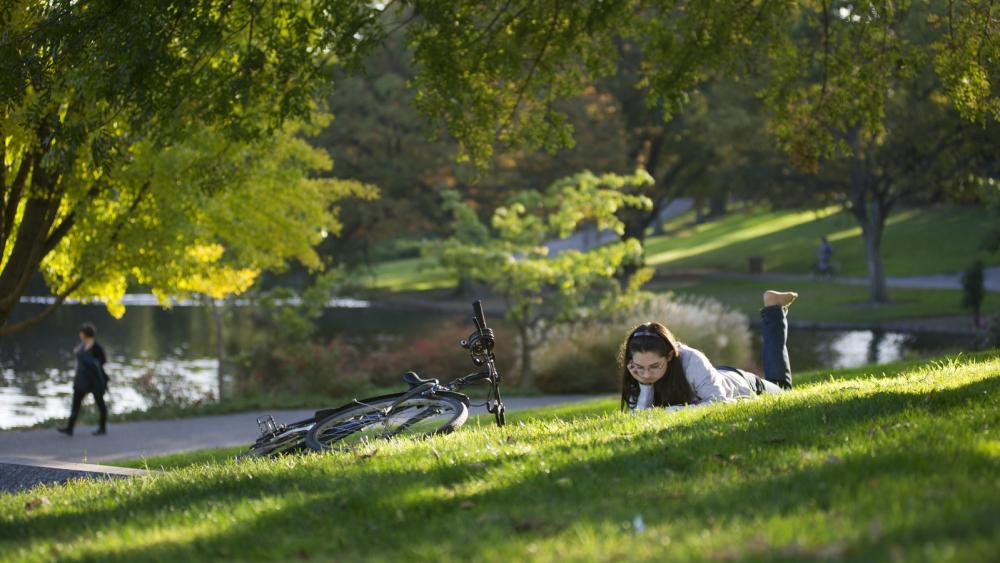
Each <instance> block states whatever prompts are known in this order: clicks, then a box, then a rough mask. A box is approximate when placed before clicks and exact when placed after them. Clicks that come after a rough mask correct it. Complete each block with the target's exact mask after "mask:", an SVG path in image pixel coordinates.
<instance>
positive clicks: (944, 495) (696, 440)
mask: <svg viewBox="0 0 1000 563" xmlns="http://www.w3.org/2000/svg"><path fill="white" fill-rule="evenodd" d="M877 369H878V370H879V371H886V372H887V373H886V374H885V375H882V376H878V377H875V376H869V375H868V374H866V373H865V372H864V370H852V371H850V372H845V373H843V374H839V373H838V374H835V375H836V376H837V377H836V378H834V379H824V376H823V375H821V374H814V375H813V380H814V382H813V383H812V384H806V385H802V386H800V387H799V388H798V389H797V390H796V391H794V392H792V393H789V394H786V395H783V396H779V397H765V398H763V399H762V400H758V401H751V402H745V403H741V404H736V405H716V406H712V407H708V408H699V409H690V410H687V411H683V412H680V413H666V412H663V411H647V412H645V413H641V414H639V415H638V416H631V415H621V414H618V413H617V412H615V405H614V403H613V402H611V401H607V400H598V401H594V402H590V403H585V404H581V405H573V406H568V407H562V408H557V409H548V410H546V411H544V412H541V413H534V414H531V413H529V414H526V415H520V416H517V417H512V418H514V420H515V421H516V422H515V423H513V424H512V425H510V426H509V427H508V428H505V429H503V430H500V429H496V428H494V427H491V426H488V425H485V424H482V425H477V424H476V423H471V424H470V425H468V426H467V427H466V428H464V429H463V430H462V431H460V432H458V433H455V434H452V435H449V436H443V437H438V438H435V439H430V440H422V441H419V440H418V441H397V442H392V443H376V444H372V445H370V446H368V447H367V448H365V449H363V450H360V451H357V452H351V453H334V454H329V455H307V456H298V457H288V458H285V459H281V460H277V461H271V460H256V461H251V462H244V463H233V462H223V463H218V462H214V463H207V464H196V465H192V466H189V467H186V468H183V469H178V470H174V471H169V472H166V473H163V474H160V475H156V476H152V477H147V478H143V479H138V480H134V481H131V482H129V481H114V482H80V483H75V484H72V485H69V486H65V487H47V488H39V489H36V490H34V491H32V492H29V493H22V494H18V495H0V559H4V560H15V559H17V560H40V561H41V560H50V559H51V558H53V557H54V556H59V555H62V556H64V557H66V558H94V559H100V560H102V561H114V560H130V561H131V560H153V559H157V560H160V559H166V560H198V559H207V558H225V559H246V558H265V559H289V558H305V559H310V558H311V559H322V560H326V559H332V558H336V559H337V560H361V559H365V560H383V561H390V560H399V559H400V554H401V553H402V552H405V553H406V554H407V556H408V559H415V560H451V559H468V560H475V561H481V560H522V559H528V558H530V559H533V560H542V561H546V560H562V559H567V558H569V559H577V560H594V559H602V560H618V559H636V560H640V559H645V560H658V561H660V560H664V559H666V558H669V559H671V560H673V559H708V558H712V559H733V558H750V559H773V558H775V557H777V558H786V559H790V560H793V559H802V558H830V557H838V556H847V557H852V558H859V559H866V560H890V559H898V558H903V559H905V560H908V561H949V560H951V561H977V560H989V559H991V558H993V557H995V554H996V553H997V552H998V551H1000V477H998V476H1000V435H998V431H997V428H998V423H1000V409H998V408H997V406H998V405H997V403H998V396H1000V393H998V392H1000V353H997V352H993V353H991V354H983V355H979V356H977V357H960V358H958V359H952V360H948V361H942V362H935V363H932V364H928V365H920V364H913V363H911V364H908V365H905V366H897V367H896V368H877ZM897 370H898V371H897ZM477 426H478V427H477ZM41 497H44V498H46V499H48V501H49V502H50V504H47V505H41V506H38V507H35V508H32V509H30V510H28V509H26V508H25V506H26V503H29V502H30V501H32V500H34V499H39V498H41Z"/></svg>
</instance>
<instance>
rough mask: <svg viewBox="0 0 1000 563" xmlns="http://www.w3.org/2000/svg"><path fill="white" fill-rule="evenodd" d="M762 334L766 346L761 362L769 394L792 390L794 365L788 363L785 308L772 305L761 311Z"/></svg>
mask: <svg viewBox="0 0 1000 563" xmlns="http://www.w3.org/2000/svg"><path fill="white" fill-rule="evenodd" d="M760 319H761V321H762V325H761V332H762V333H763V335H764V345H763V347H762V349H761V360H762V362H763V364H764V378H763V379H764V381H763V383H764V387H765V389H767V392H768V393H776V392H777V393H780V392H781V390H783V389H791V388H792V365H791V363H790V362H789V361H788V347H787V343H788V319H787V318H786V316H785V308H784V307H782V306H781V305H771V306H769V307H764V308H763V309H761V310H760Z"/></svg>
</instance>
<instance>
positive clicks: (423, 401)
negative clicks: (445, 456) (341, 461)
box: [305, 393, 469, 451]
mask: <svg viewBox="0 0 1000 563" xmlns="http://www.w3.org/2000/svg"><path fill="white" fill-rule="evenodd" d="M402 396H403V393H399V394H397V395H389V396H386V397H378V398H375V399H366V400H360V401H358V404H357V405H355V406H353V407H350V408H347V409H345V410H342V411H340V412H338V413H335V414H332V415H330V416H328V417H326V418H324V419H323V420H321V421H319V422H317V423H316V424H314V425H313V427H312V428H310V429H309V431H308V432H306V437H305V442H306V445H307V446H308V447H310V448H312V449H314V450H318V451H326V450H331V449H347V448H350V447H352V446H354V445H357V444H359V443H363V442H366V441H368V440H374V439H381V438H391V437H394V436H420V435H430V434H445V433H448V432H451V431H452V430H455V429H456V428H458V427H460V426H462V425H463V424H465V421H466V419H467V418H468V417H469V407H468V405H467V404H466V403H465V401H462V400H461V399H459V398H458V397H454V396H450V395H444V394H441V393H438V394H435V395H433V396H430V397H419V396H418V397H411V398H409V399H407V400H405V401H403V402H402V403H400V404H399V405H397V406H396V408H395V409H393V411H392V413H391V414H390V415H389V416H386V414H385V413H386V411H387V410H389V408H390V407H391V406H392V405H393V403H395V402H396V401H398V400H399V398H400V397H402Z"/></svg>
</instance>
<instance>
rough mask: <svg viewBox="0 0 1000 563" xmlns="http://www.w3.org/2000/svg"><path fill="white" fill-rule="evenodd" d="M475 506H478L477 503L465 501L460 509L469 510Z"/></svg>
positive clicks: (460, 505)
mask: <svg viewBox="0 0 1000 563" xmlns="http://www.w3.org/2000/svg"><path fill="white" fill-rule="evenodd" d="M473 506H476V503H474V502H472V501H471V500H463V501H462V502H461V504H459V505H458V507H459V508H461V509H462V510H469V509H470V508H472V507H473Z"/></svg>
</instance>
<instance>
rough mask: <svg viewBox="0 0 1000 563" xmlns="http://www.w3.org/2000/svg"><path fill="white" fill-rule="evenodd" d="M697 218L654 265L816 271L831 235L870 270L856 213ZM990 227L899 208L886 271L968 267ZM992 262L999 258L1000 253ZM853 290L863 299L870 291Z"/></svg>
mask: <svg viewBox="0 0 1000 563" xmlns="http://www.w3.org/2000/svg"><path fill="white" fill-rule="evenodd" d="M690 220H691V214H686V215H683V216H681V217H679V218H677V219H675V220H673V221H671V222H670V223H668V225H667V229H668V231H669V233H668V234H666V235H661V236H656V237H650V238H649V239H648V240H647V245H646V255H647V258H648V261H649V263H650V264H651V265H653V266H656V267H658V268H660V269H668V268H669V269H677V268H684V269H705V270H717V271H739V272H743V271H746V269H747V258H748V257H750V256H763V257H764V269H765V271H768V272H781V273H809V272H811V271H812V268H813V265H814V264H815V261H816V245H817V244H818V242H819V237H820V235H824V234H825V235H827V236H828V237H829V238H830V241H831V244H832V245H833V247H834V252H835V254H834V259H835V260H836V261H837V262H838V263H839V264H840V267H841V271H840V274H841V275H847V276H867V275H868V274H867V269H866V265H865V251H864V245H863V242H862V239H861V229H860V227H858V226H857V224H856V222H855V220H854V219H853V218H852V217H851V216H850V215H847V214H846V213H838V212H836V211H835V208H828V209H824V210H819V211H789V210H781V211H751V212H747V213H744V212H733V213H731V214H729V215H728V216H726V217H724V218H722V219H720V220H717V221H712V222H708V223H704V224H702V225H696V226H689V225H687V223H689V222H690ZM989 227H990V219H989V215H988V213H987V212H986V211H984V210H982V209H978V208H972V207H957V206H942V207H934V208H928V209H920V210H915V209H904V210H897V211H896V212H895V213H893V214H892V215H891V216H890V218H889V226H888V229H887V230H886V234H885V238H884V240H883V258H884V259H885V267H886V272H887V273H888V275H890V276H916V275H929V274H940V273H952V272H959V271H962V270H963V269H965V268H966V267H967V266H968V265H969V264H970V263H971V262H972V260H973V259H974V258H975V257H976V256H977V255H978V250H977V249H978V247H979V244H980V241H981V240H982V238H983V236H984V234H985V232H986V230H987V229H988V228H989ZM924 249H933V252H926V251H924ZM987 261H988V262H989V263H993V264H996V263H1000V256H993V257H991V258H989V259H988V260H987ZM375 272H376V277H375V282H374V287H375V288H377V289H385V290H390V291H411V290H412V291H419V290H424V289H434V288H441V287H451V286H453V285H454V283H455V277H454V275H453V274H451V273H449V272H446V271H444V270H441V269H438V268H434V267H432V264H431V262H430V261H428V260H426V259H421V258H410V259H406V260H397V261H392V262H385V263H382V264H379V265H378V266H376V267H375ZM854 291H856V292H857V293H858V294H859V295H861V298H864V289H863V288H857V289H855V290H854Z"/></svg>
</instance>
